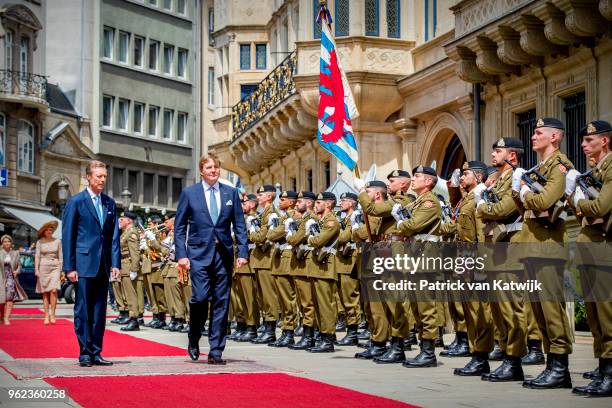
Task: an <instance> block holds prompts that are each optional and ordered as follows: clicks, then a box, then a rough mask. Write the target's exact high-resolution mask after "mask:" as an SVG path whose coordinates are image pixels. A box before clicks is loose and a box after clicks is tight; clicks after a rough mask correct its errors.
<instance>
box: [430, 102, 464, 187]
mask: <svg viewBox="0 0 612 408" xmlns="http://www.w3.org/2000/svg"><path fill="white" fill-rule="evenodd" d="M425 125H426V129H425V137H424V143H423V146H424V147H423V150H422V151H421V160H420V161H419V163H422V164H424V165H428V166H429V165H430V164H431V162H432V161H434V160H435V161H436V171H437V172H438V174H439V175H440V176H441V177H443V178H445V179H446V178H448V177H450V174H451V173H452V172H453V170H454V169H456V168H460V167H461V165H462V164H463V162H464V161H465V158H466V156H467V153H466V152H467V151H469V143H468V133H467V130H466V128H465V126H464V123H463V120H462V118H461V117H460V116H456V115H453V114H452V113H450V112H442V113H440V114H439V115H437V116H436V117H435V118H434V119H433V120H432V121H431V122H429V123H426V124H425Z"/></svg>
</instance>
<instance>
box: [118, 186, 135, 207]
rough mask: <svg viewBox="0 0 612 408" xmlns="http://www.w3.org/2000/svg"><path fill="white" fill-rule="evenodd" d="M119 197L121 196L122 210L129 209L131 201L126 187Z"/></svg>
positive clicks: (130, 195) (130, 194)
mask: <svg viewBox="0 0 612 408" xmlns="http://www.w3.org/2000/svg"><path fill="white" fill-rule="evenodd" d="M119 195H120V196H121V200H123V208H129V207H130V202H131V200H132V193H131V192H130V190H128V189H127V187H126V188H124V189H123V191H122V192H121V194H119Z"/></svg>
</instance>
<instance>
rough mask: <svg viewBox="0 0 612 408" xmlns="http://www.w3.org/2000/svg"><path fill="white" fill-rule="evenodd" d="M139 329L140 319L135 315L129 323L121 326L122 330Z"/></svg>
mask: <svg viewBox="0 0 612 408" xmlns="http://www.w3.org/2000/svg"><path fill="white" fill-rule="evenodd" d="M138 330H140V327H139V325H138V319H137V318H135V317H132V318H131V319H130V321H129V322H128V324H126V325H125V326H123V327H122V328H121V331H138Z"/></svg>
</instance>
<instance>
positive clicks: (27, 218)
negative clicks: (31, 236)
mask: <svg viewBox="0 0 612 408" xmlns="http://www.w3.org/2000/svg"><path fill="white" fill-rule="evenodd" d="M2 209H3V210H4V211H6V212H7V213H9V214H11V215H12V216H13V217H15V218H17V219H18V220H20V221H22V222H24V223H25V224H28V225H29V226H30V227H32V228H34V229H35V230H38V229H39V228H40V227H42V226H43V225H44V224H45V223H47V222H49V221H57V222H59V226H58V227H57V229H56V230H55V233H54V234H53V236H54V237H55V238H58V239H59V238H62V221H61V220H60V219H59V218H57V217H54V216H53V215H52V214H51V213H50V212H47V211H36V210H27V209H25V208H17V207H12V206H10V205H2Z"/></svg>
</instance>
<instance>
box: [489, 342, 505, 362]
mask: <svg viewBox="0 0 612 408" xmlns="http://www.w3.org/2000/svg"><path fill="white" fill-rule="evenodd" d="M505 355H506V353H504V352H503V351H502V349H501V347H499V343H498V342H497V340H496V341H495V345H494V346H493V351H492V352H490V353H489V360H491V361H502V360H503V359H504V357H505Z"/></svg>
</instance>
